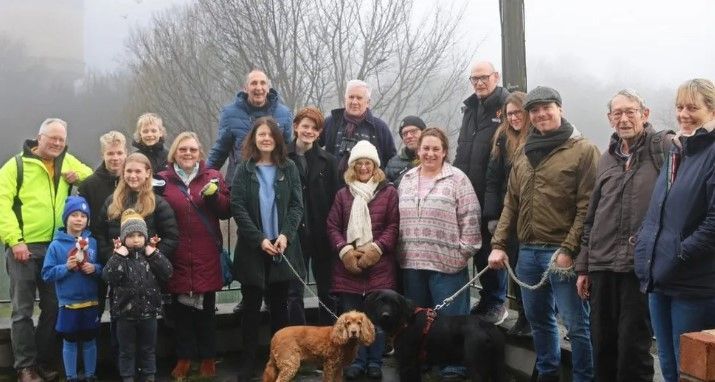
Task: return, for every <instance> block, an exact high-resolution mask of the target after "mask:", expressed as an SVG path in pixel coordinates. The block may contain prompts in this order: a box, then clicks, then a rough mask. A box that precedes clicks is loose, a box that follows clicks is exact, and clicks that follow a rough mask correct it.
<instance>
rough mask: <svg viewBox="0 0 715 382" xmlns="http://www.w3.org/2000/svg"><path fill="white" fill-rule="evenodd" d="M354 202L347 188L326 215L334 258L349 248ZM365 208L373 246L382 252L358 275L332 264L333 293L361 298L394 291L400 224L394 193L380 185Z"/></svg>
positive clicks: (340, 193) (396, 197) (383, 183)
mask: <svg viewBox="0 0 715 382" xmlns="http://www.w3.org/2000/svg"><path fill="white" fill-rule="evenodd" d="M353 200H354V197H353V195H352V194H351V193H350V189H349V188H348V187H347V186H345V187H343V188H341V189H340V191H338V194H337V195H336V196H335V202H334V203H333V207H332V208H331V209H330V214H329V215H328V237H329V238H330V243H331V244H332V246H333V250H334V252H335V256H336V257H337V256H338V255H337V253H338V252H339V251H340V249H341V248H343V247H344V246H346V245H348V243H347V239H346V235H347V229H348V222H349V221H350V210H351V209H352V205H353ZM367 206H368V209H369V211H370V220H371V221H372V236H373V242H375V244H377V245H378V246H379V247H380V249H381V250H382V256H381V257H380V260H379V261H378V262H377V263H376V264H375V265H373V266H372V267H371V268H369V269H367V270H363V271H362V273H360V274H358V275H354V274H352V273H350V272H348V271H347V269H345V265H343V262H342V261H339V260H338V261H335V264H334V266H333V284H332V287H331V292H332V293H357V294H364V293H367V292H370V291H373V290H376V289H395V288H396V287H397V273H396V269H397V260H396V257H395V250H396V246H397V236H398V228H399V224H400V212H399V206H398V196H397V190H396V189H395V187H393V186H392V185H391V184H389V183H388V182H386V181H383V182H382V183H381V184H379V185H378V187H377V189H376V190H375V197H374V198H373V199H372V200H371V201H370V202H369V203H368V204H367Z"/></svg>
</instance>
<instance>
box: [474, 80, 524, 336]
mask: <svg viewBox="0 0 715 382" xmlns="http://www.w3.org/2000/svg"><path fill="white" fill-rule="evenodd" d="M524 98H526V93H524V92H514V93H511V94H509V96H508V97H507V98H506V101H504V106H503V107H502V108H501V118H502V123H501V124H500V125H499V127H498V128H497V131H496V132H495V133H494V138H493V139H492V150H491V154H490V157H489V164H488V165H487V178H486V179H487V188H486V192H485V193H484V206H483V209H482V216H483V217H484V219H483V221H486V222H487V228H488V229H489V232H490V233H492V234H493V233H494V230H495V229H496V227H497V223H498V222H499V216H500V215H501V211H502V209H503V208H504V195H505V194H506V185H507V182H508V180H509V173H510V172H511V164H512V162H513V159H514V157H515V156H516V155H517V154H518V152H519V150H521V147H522V146H523V145H524V143H525V142H526V136H527V134H528V133H529V127H528V119H529V114H528V113H527V112H526V110H524ZM506 252H507V254H508V255H509V265H511V267H512V268H513V269H516V261H517V259H518V257H519V243H518V241H517V240H516V234H513V235H512V237H511V238H510V239H509V244H508V248H507V251H506ZM512 290H513V291H514V297H515V299H516V303H517V311H518V314H519V318H518V319H517V320H516V323H515V324H514V326H512V328H511V329H509V332H508V334H509V335H512V336H516V337H529V336H531V327H530V326H529V321H528V320H527V319H526V315H525V314H524V308H523V307H522V304H521V289H520V288H519V287H518V286H516V285H515V284H512Z"/></svg>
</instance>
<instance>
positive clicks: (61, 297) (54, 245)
mask: <svg viewBox="0 0 715 382" xmlns="http://www.w3.org/2000/svg"><path fill="white" fill-rule="evenodd" d="M80 236H82V237H85V238H88V239H89V245H88V249H87V251H86V256H87V257H86V259H85V261H86V262H88V263H90V264H92V265H94V273H91V274H85V273H84V272H82V271H81V270H79V269H74V270H69V269H68V268H67V258H68V257H69V256H70V252H72V250H73V249H75V243H76V239H77V238H75V237H74V236H72V235H70V234H68V233H67V231H66V230H65V229H64V228H60V229H58V230H57V232H55V238H54V239H52V242H51V243H50V246H49V247H48V248H47V252H46V253H45V262H44V263H43V264H42V279H43V280H45V282H50V283H54V284H55V292H56V293H57V302H58V303H59V306H64V305H71V304H78V303H83V302H90V301H91V302H98V297H97V281H99V278H101V277H102V265H101V264H99V261H98V260H97V241H95V240H94V238H93V237H92V236H91V234H90V232H89V230H84V232H82V233H81V234H80Z"/></svg>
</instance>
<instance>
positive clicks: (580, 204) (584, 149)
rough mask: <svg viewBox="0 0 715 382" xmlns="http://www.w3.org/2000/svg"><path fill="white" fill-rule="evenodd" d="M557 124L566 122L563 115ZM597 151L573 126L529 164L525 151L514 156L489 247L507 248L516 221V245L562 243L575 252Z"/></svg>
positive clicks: (592, 178) (577, 248)
mask: <svg viewBox="0 0 715 382" xmlns="http://www.w3.org/2000/svg"><path fill="white" fill-rule="evenodd" d="M561 123H562V125H563V124H568V123H569V122H568V121H566V119H563V118H562V119H561ZM598 157H599V152H598V148H596V146H595V145H594V144H593V143H591V142H589V141H588V140H586V139H585V138H583V137H582V136H581V133H580V132H579V131H578V130H576V129H575V128H574V129H573V133H572V134H571V137H570V138H569V139H567V140H566V142H564V143H562V144H561V145H560V146H558V147H556V148H555V149H554V150H553V151H551V152H550V153H549V154H548V155H547V156H546V157H545V158H544V159H543V160H542V161H541V162H540V163H539V164H538V165H537V166H536V168H533V167H532V166H531V163H530V162H529V159H528V158H527V157H526V154H524V151H523V150H521V152H520V153H519V154H518V155H517V157H516V158H515V159H514V164H513V166H512V170H511V174H510V175H509V185H508V186H507V194H506V197H505V198H504V209H503V210H502V213H501V217H500V218H499V224H498V225H497V228H496V232H495V233H494V237H493V238H492V247H493V248H496V249H501V250H506V249H507V245H508V244H507V240H508V238H509V230H510V228H513V227H514V225H516V233H517V237H518V239H519V243H520V244H522V245H523V244H534V245H547V246H554V247H560V248H562V249H565V250H566V251H567V252H569V254H571V255H572V256H576V255H577V254H578V251H579V248H580V245H581V234H582V233H583V222H584V220H585V218H586V212H587V210H588V203H589V199H590V197H591V191H592V190H593V185H594V182H595V180H596V164H597V162H598Z"/></svg>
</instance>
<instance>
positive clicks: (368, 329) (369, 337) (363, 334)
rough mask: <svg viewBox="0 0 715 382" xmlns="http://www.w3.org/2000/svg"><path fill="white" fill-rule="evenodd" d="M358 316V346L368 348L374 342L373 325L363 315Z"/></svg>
mask: <svg viewBox="0 0 715 382" xmlns="http://www.w3.org/2000/svg"><path fill="white" fill-rule="evenodd" d="M359 314H360V320H361V321H362V325H361V328H362V329H361V330H360V344H362V345H365V346H370V344H372V343H373V342H374V341H375V325H373V323H372V321H370V319H369V318H367V316H366V315H365V314H364V313H359Z"/></svg>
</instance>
